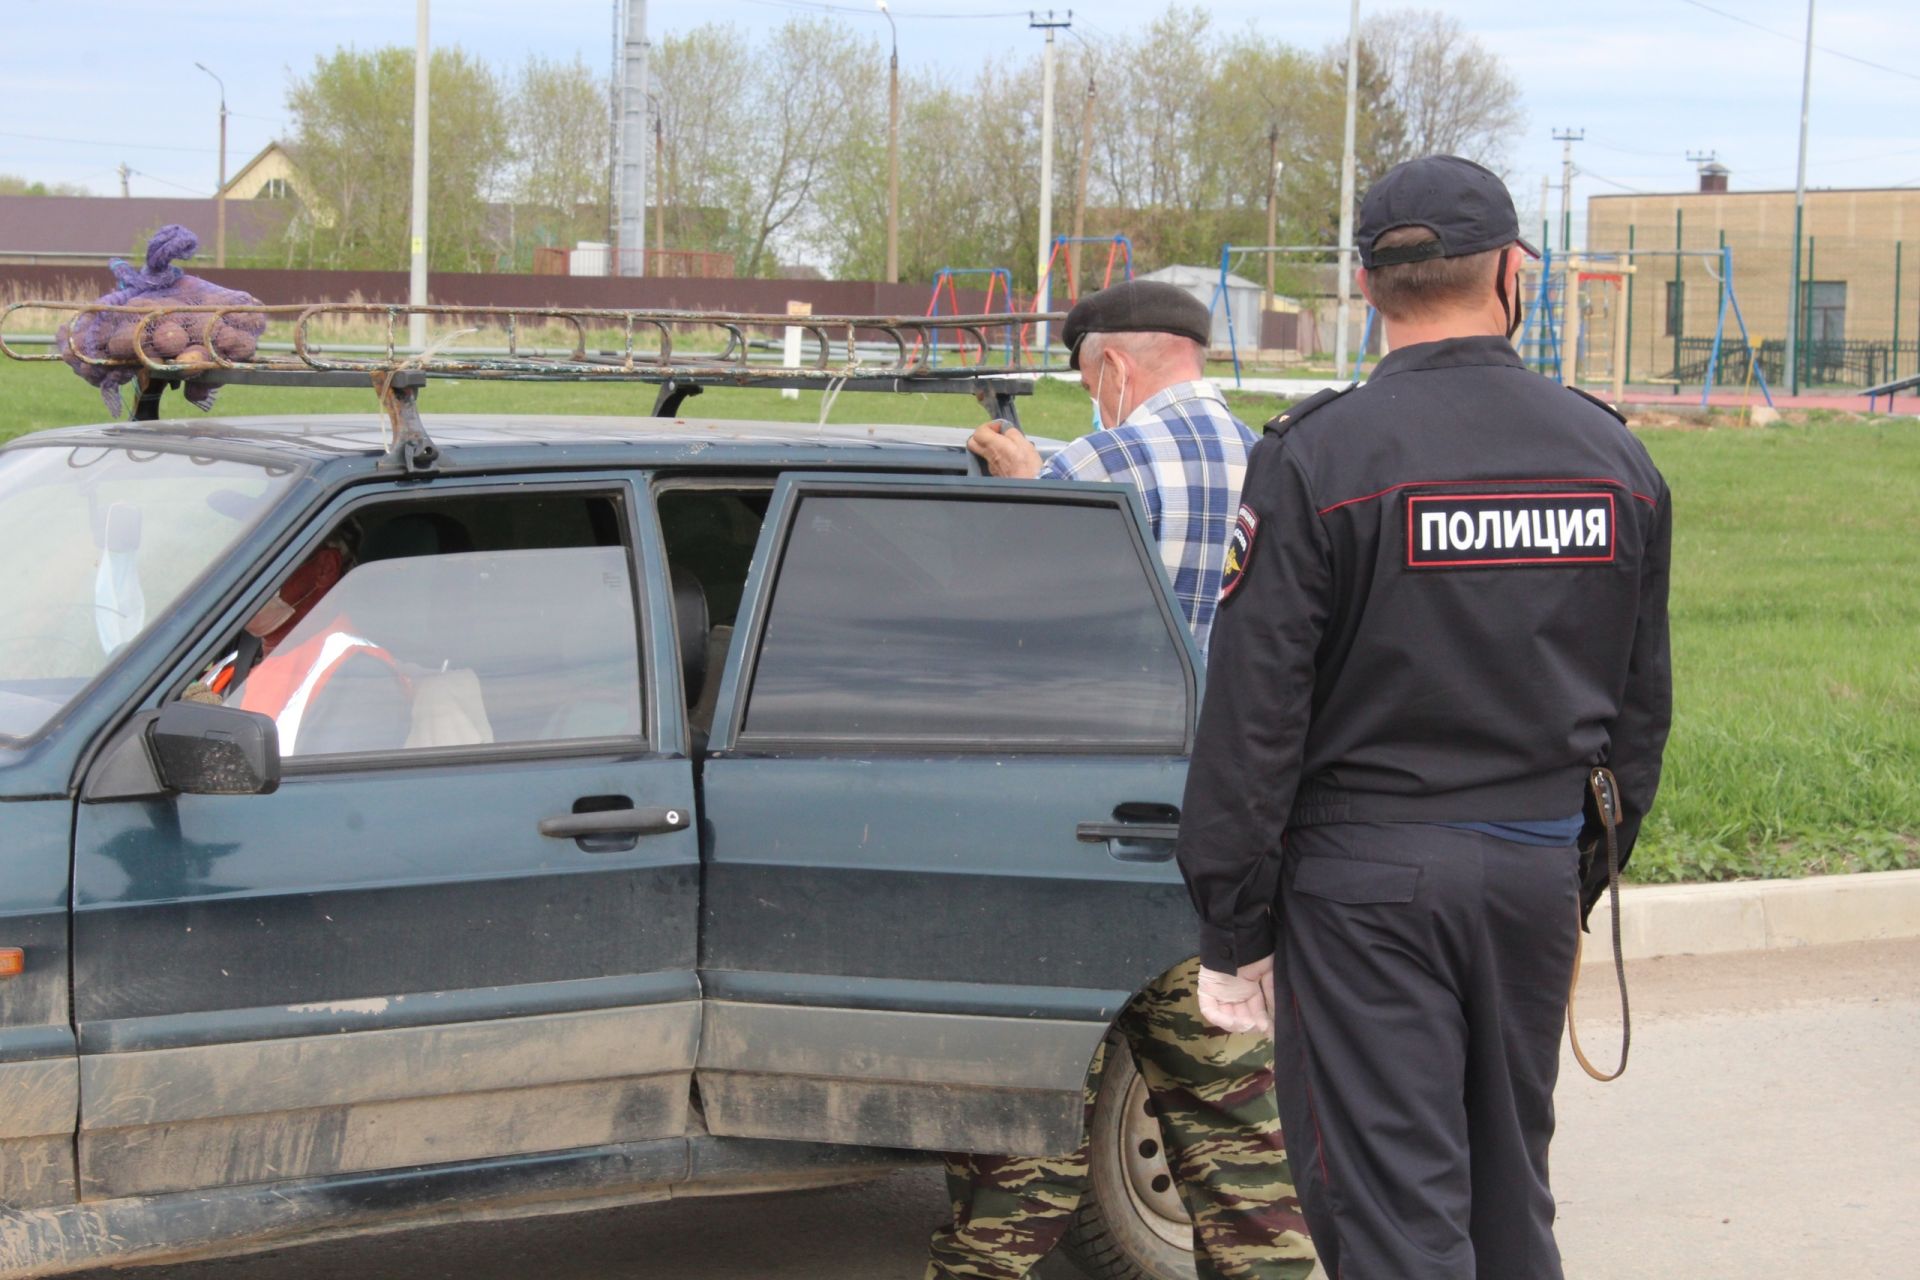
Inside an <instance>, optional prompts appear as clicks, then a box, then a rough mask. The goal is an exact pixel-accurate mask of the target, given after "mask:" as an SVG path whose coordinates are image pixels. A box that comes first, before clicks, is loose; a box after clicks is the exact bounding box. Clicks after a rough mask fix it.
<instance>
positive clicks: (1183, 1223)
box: [1066, 1036, 1194, 1280]
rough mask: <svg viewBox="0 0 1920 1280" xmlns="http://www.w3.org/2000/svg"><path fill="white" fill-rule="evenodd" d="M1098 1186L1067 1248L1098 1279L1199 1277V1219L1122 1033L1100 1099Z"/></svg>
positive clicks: (1112, 1041) (1114, 1041) (1095, 1134)
mask: <svg viewBox="0 0 1920 1280" xmlns="http://www.w3.org/2000/svg"><path fill="white" fill-rule="evenodd" d="M1088 1145H1089V1164H1090V1166H1091V1167H1090V1170H1089V1174H1090V1176H1089V1179H1088V1181H1089V1183H1090V1184H1091V1186H1090V1190H1089V1191H1088V1194H1087V1195H1086V1197H1085V1198H1084V1199H1082V1200H1081V1202H1080V1208H1079V1210H1078V1211H1077V1212H1076V1213H1075V1214H1074V1219H1073V1226H1072V1227H1071V1228H1070V1229H1069V1231H1068V1233H1067V1240H1066V1247H1067V1251H1068V1252H1069V1253H1071V1254H1072V1255H1073V1259H1074V1261H1075V1262H1077V1263H1078V1264H1079V1265H1080V1268H1081V1270H1083V1271H1085V1272H1086V1273H1087V1274H1088V1275H1089V1276H1092V1277H1095V1280H1194V1270H1193V1220H1192V1219H1191V1218H1189V1217H1188V1216H1187V1206H1186V1203H1185V1202H1184V1201H1182V1200H1181V1199H1180V1190H1179V1188H1178V1187H1176V1186H1175V1185H1174V1181H1173V1173H1172V1171H1171V1170H1170V1169H1168V1167H1167V1157H1166V1152H1165V1150H1164V1149H1163V1147H1162V1143H1161V1138H1160V1122H1159V1121H1158V1120H1157V1119H1155V1118H1154V1114H1153V1100H1152V1099H1151V1098H1150V1097H1148V1095H1147V1083H1146V1081H1145V1080H1143V1079H1142V1078H1141V1076H1140V1072H1139V1070H1138V1068H1136V1067H1135V1066H1134V1063H1133V1054H1132V1053H1131V1052H1130V1051H1129V1050H1128V1049H1127V1045H1126V1042H1125V1041H1124V1040H1123V1039H1121V1038H1120V1037H1118V1036H1113V1037H1110V1038H1109V1039H1108V1041H1107V1067H1106V1072H1105V1073H1104V1075H1103V1076H1102V1078H1101V1081H1100V1092H1099V1094H1098V1096H1097V1097H1096V1098H1095V1100H1094V1104H1093V1121H1092V1132H1091V1134H1090V1135H1089V1144H1088Z"/></svg>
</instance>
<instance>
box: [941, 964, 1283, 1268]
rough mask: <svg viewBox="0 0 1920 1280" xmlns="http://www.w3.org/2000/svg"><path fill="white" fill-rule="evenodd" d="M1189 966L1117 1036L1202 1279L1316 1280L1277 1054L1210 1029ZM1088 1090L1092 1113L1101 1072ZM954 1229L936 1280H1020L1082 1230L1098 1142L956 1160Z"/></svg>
mask: <svg viewBox="0 0 1920 1280" xmlns="http://www.w3.org/2000/svg"><path fill="white" fill-rule="evenodd" d="M1199 969H1200V965H1199V962H1198V961H1197V960H1189V961H1188V962H1187V963H1185V964H1183V965H1180V966H1179V967H1178V968H1175V969H1173V970H1172V971H1170V972H1169V973H1167V974H1166V975H1165V976H1164V977H1162V978H1161V979H1160V980H1159V981H1157V982H1155V983H1154V984H1153V985H1152V986H1150V987H1148V988H1147V989H1146V990H1145V991H1144V992H1143V993H1141V995H1140V997H1139V998H1138V999H1136V1000H1135V1001H1134V1002H1133V1003H1132V1004H1130V1005H1128V1006H1127V1010H1126V1012H1125V1013H1123V1014H1122V1015H1121V1017H1120V1020H1119V1022H1118V1023H1117V1024H1116V1028H1117V1030H1119V1032H1120V1033H1121V1035H1122V1036H1123V1037H1125V1039H1126V1041H1127V1045H1128V1047H1129V1048H1131V1049H1132V1051H1133V1057H1134V1061H1135V1063H1136V1064H1137V1065H1138V1066H1139V1068H1140V1074H1141V1077H1142V1078H1143V1079H1144V1081H1145V1082H1146V1085H1147V1089H1148V1092H1149V1093H1150V1094H1151V1095H1152V1097H1153V1102H1154V1111H1155V1113H1156V1114H1157V1115H1158V1117H1159V1120H1160V1133H1161V1137H1162V1139H1163V1145H1164V1147H1165V1149H1166V1153H1167V1163H1168V1165H1169V1167H1170V1168H1171V1169H1172V1171H1173V1175H1174V1178H1175V1179H1176V1181H1177V1182H1178V1185H1179V1187H1180V1196H1181V1199H1182V1200H1183V1201H1184V1202H1185V1203H1186V1206H1187V1212H1188V1213H1189V1214H1190V1215H1191V1216H1192V1218H1193V1226H1194V1246H1195V1249H1194V1257H1195V1266H1196V1270H1197V1271H1198V1274H1199V1278H1200V1280H1306V1277H1307V1276H1308V1275H1309V1274H1310V1273H1311V1272H1312V1270H1313V1262H1314V1254H1313V1245H1312V1243H1311V1242H1310V1241H1309V1240H1308V1238H1307V1225H1306V1220H1305V1219H1304V1218H1303V1217H1302V1216H1301V1213H1300V1199H1299V1197H1298V1196H1297V1195H1296V1194H1295V1192H1294V1187H1293V1175H1292V1172H1291V1170H1290V1169H1289V1168H1288V1167H1287V1152H1286V1147H1285V1146H1284V1145H1283V1144H1282V1141H1281V1134H1280V1114H1279V1111H1278V1108H1277V1106H1276V1104H1275V1101H1274V1093H1273V1042H1272V1041H1271V1040H1269V1039H1267V1038H1266V1037H1264V1036H1257V1035H1229V1034H1227V1033H1226V1032H1224V1031H1221V1030H1218V1029H1217V1028H1214V1027H1210V1026H1208V1025H1207V1024H1206V1023H1205V1022H1204V1021H1203V1020H1202V1019H1201V1017H1200V1009H1199V1005H1198V1003H1197V1002H1196V1000H1195V997H1194V984H1195V982H1196V980H1197V978H1198V974H1199ZM1104 1052H1105V1049H1104V1046H1103V1047H1102V1052H1101V1054H1100V1055H1098V1056H1096V1057H1095V1059H1094V1068H1093V1071H1092V1073H1091V1075H1090V1076H1089V1079H1088V1084H1087V1114H1088V1117H1089V1119H1091V1116H1092V1112H1093V1098H1094V1095H1095V1093H1096V1092H1097V1091H1098V1088H1099V1081H1100V1074H1101V1070H1102V1067H1103V1065H1104V1063H1103V1058H1104ZM946 1164H947V1194H948V1196H949V1198H950V1199H951V1201H952V1204H953V1218H952V1220H951V1221H950V1222H948V1223H946V1224H945V1225H943V1226H941V1227H940V1228H938V1229H937V1230H935V1232H934V1233H933V1239H932V1242H931V1245H930V1249H929V1254H930V1256H929V1260H928V1263H927V1271H926V1280H1021V1277H1024V1276H1026V1275H1027V1273H1028V1272H1029V1271H1030V1270H1032V1268H1033V1267H1034V1266H1035V1265H1036V1264H1038V1263H1039V1261H1040V1259H1042V1258H1044V1257H1045V1256H1046V1255H1047V1254H1048V1253H1050V1252H1052V1251H1053V1248H1054V1246H1055V1245H1057V1244H1059V1243H1060V1241H1061V1240H1062V1239H1063V1238H1064V1237H1065V1236H1066V1234H1067V1229H1068V1228H1069V1227H1070V1226H1071V1225H1072V1222H1073V1216H1074V1212H1075V1210H1076V1209H1077V1208H1078V1206H1079V1204H1080V1198H1081V1197H1082V1196H1083V1195H1085V1194H1086V1191H1087V1169H1088V1151H1087V1144H1086V1143H1084V1142H1083V1143H1082V1144H1081V1146H1080V1149H1079V1150H1078V1151H1076V1152H1074V1153H1073V1154H1072V1155H1070V1156H984V1155H974V1156H965V1155H955V1156H949V1157H948V1158H947V1162H946Z"/></svg>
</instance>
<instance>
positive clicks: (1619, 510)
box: [1178, 156, 1672, 1280]
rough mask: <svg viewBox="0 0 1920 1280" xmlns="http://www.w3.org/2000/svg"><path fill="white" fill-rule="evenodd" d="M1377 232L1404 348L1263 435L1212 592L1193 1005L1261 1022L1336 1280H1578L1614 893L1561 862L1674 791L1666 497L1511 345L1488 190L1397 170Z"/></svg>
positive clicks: (1447, 168) (1506, 219) (1367, 233)
mask: <svg viewBox="0 0 1920 1280" xmlns="http://www.w3.org/2000/svg"><path fill="white" fill-rule="evenodd" d="M1357 238H1358V242H1359V245H1358V247H1359V250H1360V258H1361V262H1362V264H1363V267H1364V270H1363V271H1362V272H1361V276H1360V283H1361V288H1362V290H1363V291H1364V292H1365V293H1366V295H1367V297H1368V299H1369V301H1371V302H1372V303H1373V305H1374V307H1375V308H1376V309H1377V310H1378V311H1379V312H1380V314H1381V315H1382V316H1384V317H1385V319H1386V324H1387V335H1388V338H1389V339H1390V341H1391V344H1392V347H1393V350H1392V354H1390V355H1388V356H1387V357H1385V358H1384V359H1383V360H1381V361H1380V364H1379V366H1378V367H1377V368H1376V369H1375V371H1374V374H1373V376H1372V378H1371V379H1369V380H1368V381H1367V383H1366V384H1365V385H1364V386H1361V387H1358V388H1350V389H1348V390H1347V391H1345V392H1332V391H1328V392H1323V393H1321V394H1320V395H1318V396H1315V397H1312V398H1311V399H1309V400H1307V401H1305V402H1303V403H1302V404H1300V405H1298V406H1296V407H1295V408H1294V409H1293V410H1292V411H1291V412H1289V413H1287V414H1283V415H1281V416H1280V417H1279V418H1276V419H1275V420H1274V421H1273V422H1272V423H1270V424H1268V426H1267V431H1266V437H1265V438H1264V439H1263V440H1262V441H1261V442H1260V443H1259V444H1258V445H1257V446H1256V447H1255V449H1254V451H1253V454H1252V456H1251V458H1250V459H1249V463H1248V472H1247V481H1246V485H1245V488H1244V490H1243V491H1242V498H1241V507H1240V511H1239V515H1238V519H1237V522H1236V526H1235V532H1234V536H1233V544H1232V547H1231V549H1230V551H1229V557H1228V562H1227V566H1228V567H1227V571H1226V573H1225V574H1224V576H1223V579H1222V586H1221V607H1220V611H1219V615H1218V617H1217V619H1216V622H1215V628H1214V636H1213V644H1212V651H1211V661H1210V665H1209V668H1208V673H1207V691H1206V699H1205V702H1204V704H1203V708H1202V711H1201V718H1200V728H1199V738H1198V741H1197V744H1196V747H1195V752H1194V759H1193V764H1192V767H1191V769H1190V771H1189V773H1188V780H1187V791H1186V798H1185V803H1184V805H1183V816H1182V820H1181V835H1180V843H1179V846H1178V857H1179V861H1180V866H1181V869H1182V871H1183V873H1184V874H1185V876H1186V879H1187V884H1188V887H1189V889H1190V891H1191V893H1192V896H1193V901H1194V904H1195V907H1196V909H1197V910H1198V912H1199V914H1200V917H1201V929H1200V936H1201V947H1200V957H1201V961H1202V964H1203V965H1204V966H1205V967H1204V969H1203V971H1202V973H1201V976H1200V992H1199V996H1200V1007H1201V1012H1202V1013H1203V1015H1205V1016H1207V1017H1208V1019H1209V1020H1210V1021H1213V1022H1214V1023H1215V1024H1216V1025H1219V1026H1222V1027H1225V1028H1228V1029H1231V1030H1245V1029H1249V1028H1256V1027H1259V1026H1263V1025H1266V1024H1267V1022H1268V1020H1269V1018H1272V1019H1273V1020H1274V1021H1275V1022H1276V1023H1277V1027H1276V1038H1275V1054H1276V1063H1277V1069H1276V1073H1275V1075H1276V1080H1277V1082H1278V1083H1277V1091H1278V1094H1279V1099H1280V1114H1281V1119H1282V1120H1283V1122H1284V1125H1285V1130H1286V1135H1287V1146H1288V1150H1289V1154H1290V1155H1291V1157H1292V1164H1293V1169H1294V1172H1295V1175H1296V1178H1297V1181H1298V1184H1299V1190H1300V1193H1301V1199H1302V1203H1303V1205H1304V1207H1305V1210H1306V1215H1307V1222H1308V1225H1309V1227H1310V1229H1311V1231H1312V1235H1313V1240H1314V1244H1315V1246H1316V1248H1317V1249H1318V1250H1319V1252H1320V1256H1321V1260H1322V1262H1323V1264H1324V1265H1325V1267H1326V1270H1327V1273H1328V1274H1329V1275H1334V1276H1340V1277H1343V1278H1344V1280H1441V1278H1446V1280H1453V1278H1456V1277H1476V1278H1478V1280H1496V1278H1497V1280H1506V1278H1512V1280H1542V1278H1543V1277H1544V1278H1549V1280H1558V1277H1559V1276H1560V1275H1561V1269H1560V1260H1559V1252H1558V1249H1557V1247H1556V1246H1555V1244H1554V1240H1553V1197H1552V1194H1551V1192H1550V1191H1549V1190H1548V1186H1547V1143H1548V1140H1549V1139H1550V1138H1551V1137H1552V1134H1553V1086H1554V1079H1555V1076H1556V1074H1557V1071H1558V1066H1559V1033H1560V1027H1561V1024H1562V1022H1563V1021H1564V1017H1565V1009H1566V998H1567V989H1568V983H1569V980H1570V978H1571V976H1572V971H1573V966H1574V952H1575V945H1574V944H1575V938H1576V934H1577V928H1578V924H1579V922H1580V921H1581V920H1582V919H1583V918H1584V912H1585V911H1586V910H1587V909H1590V908H1591V906H1592V903H1593V901H1594V900H1595V898H1596V897H1597V896H1598V893H1599V892H1600V889H1601V887H1602V883H1603V882H1604V880H1605V878H1606V873H1605V869H1604V866H1603V865H1602V860H1595V863H1594V869H1593V870H1592V871H1590V872H1588V873H1586V874H1584V875H1583V871H1582V867H1581V858H1580V849H1579V844H1578V843H1577V842H1580V841H1582V840H1583V839H1584V838H1585V837H1591V836H1594V835H1596V834H1598V831H1599V828H1598V827H1597V826H1596V825H1594V817H1589V818H1588V819H1587V820H1586V825H1587V830H1586V832H1585V833H1584V837H1583V832H1582V827H1583V820H1582V810H1583V803H1584V802H1585V799H1586V795H1587V792H1588V789H1589V784H1590V782H1591V781H1592V780H1593V777H1594V769H1595V766H1602V765H1604V766H1610V768H1611V770H1612V773H1613V775H1616V776H1617V783H1618V794H1619V800H1620V802H1621V803H1620V806H1619V807H1620V809H1621V810H1623V811H1624V812H1623V818H1622V820H1621V821H1620V822H1619V823H1618V847H1619V848H1620V850H1622V854H1623V856H1624V853H1625V852H1626V851H1630V850H1631V847H1632V842H1633V836H1634V834H1635V832H1636V831H1637V829H1638V827H1639V824H1640V822H1641V820H1642V819H1643V818H1644V817H1645V816H1646V814H1647V811H1648V809H1649V808H1650V807H1651V805H1652V804H1653V798H1654V791H1655V788H1656V786H1657V785H1658V783H1659V778H1660V759H1661V753H1662V750H1663V749H1664V746H1665V743H1666V736H1667V726H1668V720H1669V714H1670V707H1671V681H1670V676H1669V667H1668V652H1667V560H1668V546H1669V541H1670V532H1671V521H1672V513H1671V508H1670V505H1669V499H1668V493H1667V487H1666V484H1665V483H1664V482H1663V481H1662V479H1661V477H1660V473H1659V472H1658V471H1657V470H1655V468H1654V466H1653V463H1652V462H1651V460H1650V459H1649V458H1648V456H1647V453H1646V451H1645V449H1643V448H1642V447H1641V445H1640V444H1639V442H1638V441H1637V440H1635V439H1634V437H1633V436H1632V435H1631V434H1630V433H1629V432H1628V431H1627V429H1626V427H1625V425H1624V423H1623V421H1622V420H1621V418H1620V417H1619V415H1618V414H1616V413H1615V412H1614V411H1612V410H1611V409H1609V408H1607V407H1606V406H1605V405H1604V404H1602V403H1601V402H1600V401H1597V400H1594V399H1592V398H1591V397H1588V396H1586V395H1585V394H1584V393H1581V392H1577V391H1574V390H1571V389H1568V388H1565V387H1561V386H1558V385H1556V384H1554V383H1552V382H1550V381H1548V380H1546V379H1544V378H1541V377H1539V376H1538V375H1536V374H1534V373H1531V372H1529V371H1528V370H1527V369H1526V368H1525V367H1524V366H1523V365H1522V364H1521V362H1520V359H1519V357H1518V356H1517V355H1516V354H1515V353H1514V350H1513V348H1512V346H1511V345H1509V340H1510V339H1511V337H1512V335H1513V334H1514V332H1515V331H1516V330H1517V329H1518V327H1519V322H1520V296H1519V272H1520V266H1521V260H1522V257H1523V255H1526V254H1531V253H1532V250H1531V248H1529V246H1528V245H1527V244H1526V243H1525V242H1524V241H1523V240H1521V239H1520V235H1519V226H1518V222H1517V219H1516V218H1515V215H1514V209H1513V201H1512V199H1511V197H1510V196H1509V195H1508V193H1507V191H1506V189H1505V187H1504V186H1503V185H1502V184H1501V182H1500V180H1499V179H1498V178H1497V177H1495V176H1494V175H1493V174H1492V173H1490V172H1488V171H1487V170H1485V169H1483V168H1481V167H1480V166H1479V165H1476V164H1472V163H1470V162H1469V161H1466V160H1462V159H1459V158H1457V157H1452V156H1431V157H1427V158H1424V159H1419V160H1413V161H1409V162H1407V163H1405V164H1402V165H1399V166H1397V167H1396V168H1394V169H1392V170H1390V171H1389V172H1388V173H1387V174H1386V175H1385V176H1384V177H1382V178H1381V179H1380V181H1379V182H1378V183H1377V184H1375V186H1374V187H1373V188H1372V190H1370V191H1369V192H1368V193H1367V195H1366V199H1365V200H1364V202H1363V203H1362V205H1361V216H1360V226H1359V231H1358V237H1357ZM1597 814H1598V810H1597V806H1596V807H1595V816H1597ZM1276 946H1277V950H1276ZM1276 1014H1277V1017H1276V1016H1275V1015H1276Z"/></svg>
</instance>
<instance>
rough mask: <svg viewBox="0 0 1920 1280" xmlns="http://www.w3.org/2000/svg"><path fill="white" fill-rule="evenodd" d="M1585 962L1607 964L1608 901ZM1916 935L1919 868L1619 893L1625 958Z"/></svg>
mask: <svg viewBox="0 0 1920 1280" xmlns="http://www.w3.org/2000/svg"><path fill="white" fill-rule="evenodd" d="M1592 927H1593V934H1592V936H1591V937H1589V938H1588V939H1587V945H1586V952H1585V957H1584V959H1585V962H1586V963H1587V964H1600V963H1606V964H1612V963H1613V946H1612V943H1611V940H1610V938H1611V935H1610V930H1611V929H1612V927H1613V926H1612V925H1611V924H1610V923H1609V912H1608V908H1607V900H1606V899H1605V898H1602V899H1601V900H1600V905H1599V906H1597V907H1595V908H1594V909H1593V917H1592ZM1916 937H1920V871H1872V872H1862V873H1860V874H1858V875H1841V876H1811V877H1808V878H1807V879H1804V880H1736V881H1732V882H1729V883H1726V884H1674V885H1645V886H1634V887H1629V888H1623V889H1621V890H1620V944H1621V950H1622V951H1623V953H1624V954H1625V955H1626V958H1627V959H1629V960H1646V959H1651V958H1652V957H1654V956H1679V955H1711V954H1713V953H1716V952H1725V951H1763V950H1767V949H1769V948H1773V947H1805V946H1815V945H1818V944H1821V943H1831V942H1869V941H1874V940H1877V939H1882V938H1916Z"/></svg>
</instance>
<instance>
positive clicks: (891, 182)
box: [876, 0, 900, 284]
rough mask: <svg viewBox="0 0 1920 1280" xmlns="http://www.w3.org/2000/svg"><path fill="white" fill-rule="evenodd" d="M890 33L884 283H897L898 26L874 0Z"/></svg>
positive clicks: (881, 1)
mask: <svg viewBox="0 0 1920 1280" xmlns="http://www.w3.org/2000/svg"><path fill="white" fill-rule="evenodd" d="M876 2H877V3H878V4H879V6H880V12H881V13H882V14H884V15H885V16H886V19H887V30H888V31H889V32H890V33H891V34H892V36H893V56H892V57H890V58H889V59H888V60H887V283H888V284H898V283H900V27H899V25H898V24H897V23H895V22H894V20H893V13H892V11H891V10H889V9H888V8H887V0H876Z"/></svg>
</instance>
